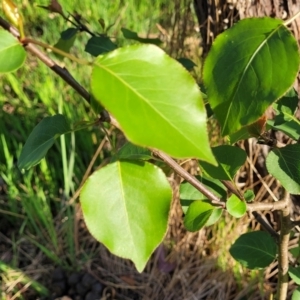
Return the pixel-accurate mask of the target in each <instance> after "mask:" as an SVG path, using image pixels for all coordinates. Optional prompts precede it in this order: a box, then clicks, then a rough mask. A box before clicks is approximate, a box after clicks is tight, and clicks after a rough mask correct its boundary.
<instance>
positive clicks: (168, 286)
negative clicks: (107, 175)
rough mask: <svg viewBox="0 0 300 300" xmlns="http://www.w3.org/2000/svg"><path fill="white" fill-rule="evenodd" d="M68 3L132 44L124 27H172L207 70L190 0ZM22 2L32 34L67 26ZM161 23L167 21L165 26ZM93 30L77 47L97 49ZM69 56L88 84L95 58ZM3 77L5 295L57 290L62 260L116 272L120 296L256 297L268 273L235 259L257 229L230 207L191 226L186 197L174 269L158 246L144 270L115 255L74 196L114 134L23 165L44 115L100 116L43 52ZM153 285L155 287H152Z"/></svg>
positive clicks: (88, 137) (170, 47)
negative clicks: (81, 62)
mask: <svg viewBox="0 0 300 300" xmlns="http://www.w3.org/2000/svg"><path fill="white" fill-rule="evenodd" d="M59 2H60V3H61V5H62V6H63V8H64V9H65V11H68V12H71V11H73V8H74V7H76V10H77V11H78V12H80V13H82V17H83V18H84V19H86V20H88V24H89V26H90V28H91V30H93V31H101V26H100V24H99V22H98V20H99V18H102V19H103V20H104V22H105V24H107V26H108V24H113V23H114V26H113V27H112V28H111V30H110V31H109V34H110V36H111V37H112V38H113V39H114V40H115V41H116V42H117V43H118V44H119V45H125V44H127V43H129V42H128V41H126V40H124V39H123V37H122V35H121V34H120V32H121V31H120V28H121V27H126V28H128V29H130V30H133V31H136V32H138V33H139V34H141V35H144V36H146V35H150V34H151V35H153V34H154V35H157V34H160V35H161V33H162V30H165V31H166V34H163V38H164V41H165V47H166V49H167V51H168V52H169V53H171V54H172V55H173V56H174V57H179V56H188V57H191V58H193V59H194V60H195V62H196V63H197V64H198V65H199V68H198V69H197V70H196V72H195V74H194V75H195V76H196V77H198V76H199V74H200V67H201V62H200V60H199V55H200V54H201V49H199V48H197V45H198V44H197V43H198V42H199V38H198V37H197V33H196V34H195V32H194V30H193V17H192V15H191V12H190V11H189V10H187V11H186V15H183V14H182V13H183V12H184V7H185V8H186V7H188V6H187V3H188V2H189V1H187V0H184V1H171V0H160V1H154V0H152V1H147V2H144V1H138V0H128V1H124V0H123V1H121V0H119V1H108V0H105V1H104V0H103V1H97V3H94V4H93V5H91V1H76V2H75V3H74V1H71V0H60V1H59ZM15 3H17V4H18V6H19V7H21V8H22V13H23V15H24V19H25V24H26V27H25V32H26V33H27V34H28V35H30V36H32V37H36V38H38V39H39V40H41V41H45V42H47V43H49V44H52V45H53V44H55V43H56V42H57V40H58V39H59V36H60V32H61V31H63V30H65V29H66V28H67V27H68V25H67V24H66V23H65V21H63V20H62V19H61V18H59V17H57V16H55V15H54V14H53V13H49V12H48V11H46V10H43V9H39V8H37V7H36V5H47V4H48V3H47V1H37V2H35V3H32V1H29V0H23V1H21V0H19V1H15ZM149 7H151V9H149ZM190 19H191V20H192V21H188V22H187V21H186V20H190ZM156 23H159V24H160V27H159V28H158V27H157V26H156ZM189 34H190V36H189V38H188V39H185V35H189ZM87 39H88V35H87V34H85V33H81V34H80V36H79V37H78V38H77V40H76V42H75V45H74V48H73V49H72V53H73V54H75V55H77V56H79V57H81V56H83V57H85V56H87V54H85V53H84V51H83V45H84V43H85V42H86V41H87ZM195 45H196V46H195ZM50 55H52V57H54V58H55V59H57V58H56V57H55V56H54V55H53V54H50ZM61 63H62V64H65V65H66V67H67V68H68V70H69V71H70V72H71V73H72V74H73V75H74V76H75V78H76V79H77V80H78V81H79V82H80V83H81V84H82V85H83V86H85V87H87V88H88V82H89V73H90V70H89V69H88V68H87V67H86V66H78V65H76V64H74V63H72V62H70V61H68V60H64V61H63V62H61ZM1 82H2V85H1V87H0V90H1V92H0V103H1V107H2V110H0V272H1V274H0V275H1V277H0V278H1V282H0V284H1V285H0V299H6V298H5V297H6V296H7V295H8V296H9V297H11V298H8V299H26V298H28V297H29V296H32V295H39V296H42V295H45V294H47V293H48V290H47V288H46V286H47V284H49V279H45V278H47V277H49V276H51V271H52V270H53V268H54V267H56V266H60V267H62V268H63V269H65V270H69V271H71V270H80V269H88V270H89V272H91V273H92V274H94V275H95V276H96V277H97V276H99V274H102V277H101V278H100V279H99V280H102V281H103V278H106V281H105V282H104V283H105V284H107V286H109V287H110V286H111V287H115V288H116V290H117V293H120V295H119V296H120V297H121V298H120V299H128V298H125V295H128V294H129V291H130V290H134V291H137V293H138V295H140V296H145V297H148V298H149V299H162V295H164V299H233V296H232V295H237V293H238V291H241V293H242V294H241V295H243V296H245V295H246V297H247V295H248V296H249V295H251V289H250V288H249V286H248V282H250V283H251V287H253V289H254V287H257V286H258V285H259V286H261V285H262V283H261V278H262V274H261V273H259V274H258V273H257V272H252V273H248V272H245V270H242V269H241V267H240V266H239V265H237V264H236V263H234V262H233V260H232V259H230V258H229V254H228V249H229V247H230V242H231V241H232V240H234V239H236V238H237V237H238V236H239V235H240V234H241V233H242V232H245V231H246V230H247V225H245V223H246V221H245V223H243V222H239V221H236V220H232V219H230V218H229V217H228V216H226V217H224V219H223V220H222V221H221V222H220V223H218V224H217V225H215V226H213V227H211V228H208V229H204V230H201V231H200V232H198V233H186V232H185V230H184V229H183V226H182V222H181V214H182V213H181V210H180V208H179V206H178V203H177V202H176V201H175V204H174V207H173V209H172V212H171V214H172V215H171V222H170V229H169V232H168V235H167V237H166V240H165V248H166V250H167V257H166V259H167V260H171V261H173V262H175V263H176V268H175V270H174V274H173V276H172V277H171V275H170V274H164V273H163V272H159V270H158V269H157V268H155V267H153V266H154V265H155V263H156V261H157V255H156V254H155V255H154V256H153V259H152V260H151V262H150V263H149V265H148V266H147V268H146V271H145V272H144V273H143V274H138V273H137V272H136V271H135V270H134V269H133V267H132V265H131V263H130V262H128V261H124V260H122V259H119V258H116V257H114V256H112V255H110V254H109V253H108V252H107V250H106V249H105V248H104V247H103V246H102V245H99V243H97V242H96V241H95V240H93V238H92V237H91V236H90V235H89V234H88V233H87V231H86V229H85V226H84V224H83V222H82V216H81V213H80V208H79V205H78V203H77V202H76V201H72V203H70V200H71V199H72V198H71V197H72V196H73V195H74V192H75V191H76V189H77V188H78V186H79V185H80V182H81V180H82V177H83V176H84V174H85V171H86V169H87V167H88V165H89V163H90V160H91V158H92V157H93V155H94V153H95V152H96V149H97V148H98V145H99V144H100V142H101V140H102V139H103V137H104V134H103V132H101V131H100V130H99V128H97V127H89V128H87V129H84V130H82V131H79V132H76V133H74V134H71V135H67V136H63V137H61V138H60V139H58V140H57V141H56V143H55V145H54V147H53V148H52V149H51V150H50V151H49V153H48V154H47V156H46V159H44V160H43V161H42V162H41V163H40V164H39V165H37V166H36V167H34V168H32V169H31V170H29V171H27V172H25V173H21V172H20V171H19V170H18V168H17V166H16V162H17V159H18V156H19V155H20V151H21V148H22V146H23V145H24V143H25V141H26V138H27V137H28V135H29V133H30V132H31V130H32V129H33V127H34V126H35V125H36V124H37V123H38V122H39V121H40V120H42V118H43V117H45V116H49V115H53V114H56V113H63V114H64V115H65V116H66V117H67V119H68V120H69V121H70V122H71V123H78V122H82V121H92V120H94V119H95V115H94V114H93V112H91V111H90V108H89V107H88V106H87V104H86V103H85V101H84V100H83V99H82V98H81V97H80V96H78V95H77V94H76V93H75V92H74V91H73V90H72V89H71V88H70V87H69V86H67V85H66V84H65V83H64V82H63V81H62V80H61V79H60V78H57V76H55V75H54V74H53V73H52V72H51V71H50V70H49V69H48V68H47V67H45V66H44V65H42V64H41V63H39V62H38V61H37V60H36V59H35V58H34V57H28V59H27V62H26V64H25V66H24V67H23V68H22V69H20V70H18V71H17V72H15V73H13V74H8V75H5V76H1ZM118 136H119V133H117V132H113V133H112V139H113V140H115V141H116V143H117V142H118ZM110 151H111V148H110V146H109V145H107V144H105V146H104V147H103V149H102V151H101V153H100V155H99V156H98V157H97V160H96V162H95V164H94V168H97V167H98V166H100V165H101V164H102V163H103V161H104V160H105V158H106V157H108V156H109V155H110ZM175 188H176V186H175ZM72 200H74V199H72ZM229 236H230V238H229ZM33 270H36V272H34V271H33ZM124 274H125V275H126V276H127V277H126V276H125V275H124ZM127 274H129V275H127ZM257 275H259V276H258V277H259V280H258V279H257ZM124 277H126V278H125V279H126V280H127V281H126V280H125V279H124ZM128 278H129V279H130V280H131V281H129V279H128ZM249 278H250V279H249ZM128 282H129V283H128ZM145 283H147V285H146V284H145ZM148 285H151V286H152V287H153V288H152V289H149V288H148V287H147V286H148ZM116 286H117V287H120V286H121V287H120V288H118V289H117V287H116ZM1 288H2V293H1ZM249 291H250V292H249ZM243 293H244V294H243ZM249 293H250V294H249ZM258 294H259V295H260V292H259V293H258ZM256 296H257V294H256ZM1 297H2V298H1ZM22 297H23V298H22ZM32 297H33V296H32ZM122 297H124V298H122ZM230 297H231V298H230ZM241 297H242V296H241ZM235 299H242V298H235ZM249 299H250V298H249ZM253 299H262V298H258V296H257V298H253Z"/></svg>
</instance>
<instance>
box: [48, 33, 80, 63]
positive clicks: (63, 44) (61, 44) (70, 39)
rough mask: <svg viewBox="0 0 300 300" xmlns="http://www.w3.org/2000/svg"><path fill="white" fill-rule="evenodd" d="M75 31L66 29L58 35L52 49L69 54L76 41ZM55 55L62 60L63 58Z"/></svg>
mask: <svg viewBox="0 0 300 300" xmlns="http://www.w3.org/2000/svg"><path fill="white" fill-rule="evenodd" d="M77 31H78V30H77V29H76V28H68V29H67V30H65V31H63V32H62V33H61V35H60V39H59V40H58V42H57V43H56V44H55V45H54V47H55V48H57V49H60V50H62V51H64V52H66V53H69V52H70V49H71V48H72V47H73V45H74V42H75V40H76V37H77ZM55 55H56V56H57V57H59V58H63V56H62V55H60V54H57V53H55Z"/></svg>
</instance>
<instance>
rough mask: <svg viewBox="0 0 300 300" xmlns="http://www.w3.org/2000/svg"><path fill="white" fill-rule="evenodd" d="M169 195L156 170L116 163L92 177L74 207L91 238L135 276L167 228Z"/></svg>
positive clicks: (161, 173)
mask: <svg viewBox="0 0 300 300" xmlns="http://www.w3.org/2000/svg"><path fill="white" fill-rule="evenodd" d="M171 199H172V189H171V187H170V185H169V182H168V180H167V178H166V177H165V175H164V173H163V172H162V171H161V170H160V169H159V168H157V167H156V166H154V165H152V164H150V163H147V162H140V163H139V164H137V163H133V162H129V161H117V162H114V163H112V164H109V165H107V166H106V167H104V168H102V169H100V170H98V171H96V172H95V173H94V174H93V175H92V176H90V177H89V178H88V180H87V181H86V183H85V184H84V186H83V188H82V190H81V194H80V201H81V207H82V211H83V216H84V219H85V222H86V225H87V227H88V229H89V231H90V232H91V234H92V235H93V236H94V237H95V238H96V239H97V240H98V241H100V242H101V243H103V244H104V245H105V246H106V247H107V248H108V249H109V250H110V251H111V252H112V253H113V254H115V255H118V256H121V257H124V258H128V259H131V260H132V261H133V262H134V264H135V266H136V268H137V270H138V271H139V272H141V271H142V270H143V269H144V267H145V265H146V263H147V261H148V259H149V258H150V255H151V254H152V253H153V251H154V249H155V248H156V247H157V246H158V245H159V244H160V243H161V241H162V239H163V237H164V235H165V233H166V230H167V225H168V216H169V210H170V204H171Z"/></svg>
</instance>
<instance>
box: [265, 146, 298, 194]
mask: <svg viewBox="0 0 300 300" xmlns="http://www.w3.org/2000/svg"><path fill="white" fill-rule="evenodd" d="M299 153H300V144H294V145H287V146H285V147H283V148H276V149H273V150H272V151H271V152H270V153H269V155H268V156H267V159H266V166H267V169H268V172H269V173H270V174H271V175H272V176H274V177H275V178H276V179H277V180H278V181H279V182H280V183H281V184H282V186H283V187H284V188H285V189H286V190H287V191H288V192H289V193H291V194H300V155H299Z"/></svg>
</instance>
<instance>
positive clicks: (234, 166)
mask: <svg viewBox="0 0 300 300" xmlns="http://www.w3.org/2000/svg"><path fill="white" fill-rule="evenodd" d="M212 151H213V154H214V156H215V158H216V160H217V162H218V166H213V165H211V164H209V163H207V162H202V161H201V162H200V167H201V169H202V170H204V171H205V172H206V173H207V174H208V175H209V176H210V177H213V178H216V179H221V180H231V181H232V180H233V177H234V176H235V174H236V172H237V171H238V169H239V168H240V167H241V166H242V165H243V164H244V163H245V161H246V158H247V154H246V152H245V151H244V150H242V149H241V148H238V147H235V146H230V145H221V146H217V147H214V148H212Z"/></svg>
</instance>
